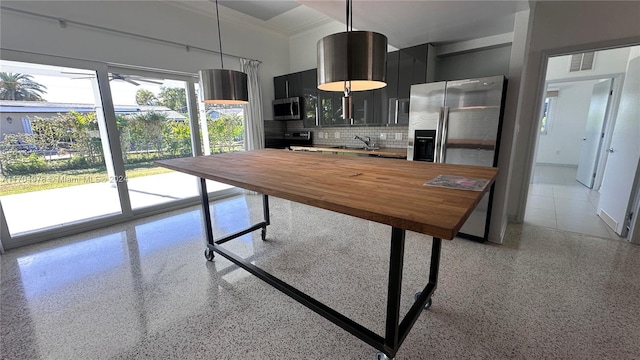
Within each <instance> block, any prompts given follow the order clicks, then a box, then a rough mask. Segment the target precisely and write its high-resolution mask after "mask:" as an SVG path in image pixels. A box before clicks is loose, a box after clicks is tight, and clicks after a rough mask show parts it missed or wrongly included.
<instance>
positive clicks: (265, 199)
mask: <svg viewBox="0 0 640 360" xmlns="http://www.w3.org/2000/svg"><path fill="white" fill-rule="evenodd" d="M262 215H263V217H264V226H263V227H262V232H261V233H260V237H261V238H262V240H263V241H264V240H266V239H267V226H268V225H270V224H271V220H270V219H269V196H267V195H264V194H262Z"/></svg>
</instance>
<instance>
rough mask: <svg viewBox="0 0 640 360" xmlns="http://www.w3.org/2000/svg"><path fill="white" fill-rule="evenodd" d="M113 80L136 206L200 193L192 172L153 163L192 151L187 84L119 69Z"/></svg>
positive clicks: (129, 185) (112, 74)
mask: <svg viewBox="0 0 640 360" xmlns="http://www.w3.org/2000/svg"><path fill="white" fill-rule="evenodd" d="M109 82H110V87H111V93H112V98H113V103H114V110H115V114H116V123H117V128H118V132H119V136H120V138H119V141H120V147H121V149H122V159H123V162H124V168H125V179H119V180H122V181H125V180H126V182H127V188H128V190H129V198H130V201H131V207H132V209H133V210H134V211H135V210H138V209H143V208H147V207H151V206H156V205H160V204H163V203H169V202H172V201H176V200H182V199H187V198H192V197H195V196H197V195H198V188H197V182H196V179H195V178H194V177H193V176H190V175H186V174H183V173H179V172H175V171H171V170H168V169H166V168H163V167H159V166H156V165H154V161H156V160H162V159H170V158H175V157H185V156H192V155H193V146H192V140H191V136H192V131H191V125H190V119H189V111H188V105H187V104H188V101H187V82H186V81H182V80H174V79H167V78H166V77H164V76H162V75H161V74H157V73H149V72H140V71H137V72H133V71H131V70H126V69H116V68H112V69H110V72H109Z"/></svg>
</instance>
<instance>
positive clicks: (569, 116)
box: [536, 80, 598, 166]
mask: <svg viewBox="0 0 640 360" xmlns="http://www.w3.org/2000/svg"><path fill="white" fill-rule="evenodd" d="M597 82H598V81H596V80H593V81H580V82H574V83H572V84H569V85H566V86H558V84H554V89H558V91H559V93H558V97H557V98H554V100H553V101H554V104H553V105H554V106H553V107H552V111H551V113H550V116H549V118H548V120H547V121H548V124H549V125H548V126H547V133H546V134H539V135H538V148H537V151H536V162H537V163H542V164H557V165H570V166H577V165H578V161H579V160H580V150H581V147H582V136H583V135H584V131H585V129H586V126H587V116H588V115H589V105H590V102H591V93H592V92H593V85H594V84H596V83H597Z"/></svg>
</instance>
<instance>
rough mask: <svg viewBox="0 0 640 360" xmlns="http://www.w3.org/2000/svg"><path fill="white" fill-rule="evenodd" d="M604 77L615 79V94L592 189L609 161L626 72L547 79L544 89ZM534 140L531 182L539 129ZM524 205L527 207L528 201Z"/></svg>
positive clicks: (608, 114)
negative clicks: (610, 146)
mask: <svg viewBox="0 0 640 360" xmlns="http://www.w3.org/2000/svg"><path fill="white" fill-rule="evenodd" d="M560 56H562V55H560ZM547 61H549V58H547ZM604 79H611V80H612V81H613V84H612V85H611V88H612V90H613V96H612V97H611V98H610V99H609V101H608V102H607V110H606V114H605V117H604V123H603V125H602V129H603V131H604V138H603V139H602V141H601V142H600V145H599V146H600V148H599V149H598V155H597V162H596V168H595V172H596V178H595V179H594V181H593V188H592V190H598V189H600V185H602V178H603V175H604V168H605V165H606V163H607V156H608V155H609V153H607V152H606V149H607V148H608V147H609V145H610V144H611V138H612V137H613V128H614V126H615V119H616V117H617V116H618V105H619V103H620V96H621V93H622V85H623V83H624V74H623V73H611V74H604V75H590V76H581V77H576V78H570V79H557V80H551V81H547V80H545V82H544V89H545V90H544V91H545V92H546V89H547V88H548V87H549V85H553V84H561V83H565V82H569V81H570V82H579V81H591V80H604ZM544 100H545V97H544V95H543V97H542V103H541V104H540V116H541V115H542V109H543V108H544ZM540 116H538V120H537V129H539V128H540V125H541V122H542V118H541V117H540ZM533 141H534V143H535V147H534V150H533V158H532V162H531V164H530V169H529V170H530V174H529V177H528V179H529V183H531V180H533V168H534V167H535V165H536V157H537V154H538V143H539V141H540V132H539V131H536V132H535V134H534V139H533ZM524 207H526V203H525V206H524ZM523 215H524V212H523Z"/></svg>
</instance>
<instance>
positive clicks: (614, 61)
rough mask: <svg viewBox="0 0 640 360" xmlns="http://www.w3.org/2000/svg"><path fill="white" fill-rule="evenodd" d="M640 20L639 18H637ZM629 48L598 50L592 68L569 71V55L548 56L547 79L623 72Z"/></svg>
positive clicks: (554, 79) (565, 78)
mask: <svg viewBox="0 0 640 360" xmlns="http://www.w3.org/2000/svg"><path fill="white" fill-rule="evenodd" d="M639 21H640V18H639ZM629 51H630V49H629V48H627V47H624V48H619V49H611V50H605V51H598V52H597V54H596V57H595V62H594V67H593V69H592V70H585V71H574V72H569V66H570V65H571V55H565V56H555V57H552V58H549V63H548V65H547V77H546V80H547V81H556V80H569V79H576V78H582V77H593V76H602V75H611V74H623V73H624V72H625V71H626V70H627V59H628V58H629Z"/></svg>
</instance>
